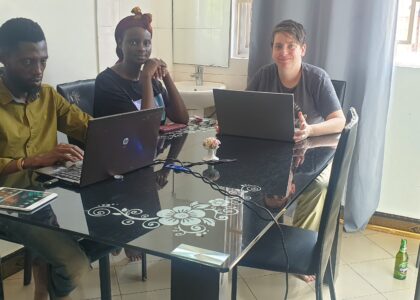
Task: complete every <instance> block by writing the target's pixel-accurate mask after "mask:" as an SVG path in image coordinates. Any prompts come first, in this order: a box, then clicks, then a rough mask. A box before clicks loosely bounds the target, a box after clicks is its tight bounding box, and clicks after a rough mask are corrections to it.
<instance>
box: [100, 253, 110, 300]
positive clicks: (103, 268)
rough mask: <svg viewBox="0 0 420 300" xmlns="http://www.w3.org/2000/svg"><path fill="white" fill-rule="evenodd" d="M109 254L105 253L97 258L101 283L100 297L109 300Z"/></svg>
mask: <svg viewBox="0 0 420 300" xmlns="http://www.w3.org/2000/svg"><path fill="white" fill-rule="evenodd" d="M109 270H110V263H109V256H108V255H105V256H103V257H101V258H100V259H99V279H100V285H101V299H102V300H111V297H112V296H111V275H110V272H109Z"/></svg>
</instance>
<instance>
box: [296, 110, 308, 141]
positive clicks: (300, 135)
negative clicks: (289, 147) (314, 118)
mask: <svg viewBox="0 0 420 300" xmlns="http://www.w3.org/2000/svg"><path fill="white" fill-rule="evenodd" d="M298 117H299V124H300V126H299V128H295V135H294V136H293V140H294V141H295V143H297V142H300V141H303V140H305V139H307V138H308V137H310V136H311V125H309V124H308V123H306V120H305V117H304V116H303V114H302V112H299V114H298Z"/></svg>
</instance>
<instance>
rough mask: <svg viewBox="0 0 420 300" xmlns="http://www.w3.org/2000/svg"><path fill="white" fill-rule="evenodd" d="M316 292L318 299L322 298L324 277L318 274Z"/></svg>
mask: <svg viewBox="0 0 420 300" xmlns="http://www.w3.org/2000/svg"><path fill="white" fill-rule="evenodd" d="M315 293H316V300H322V278H320V276H318V274H317V275H316V279H315Z"/></svg>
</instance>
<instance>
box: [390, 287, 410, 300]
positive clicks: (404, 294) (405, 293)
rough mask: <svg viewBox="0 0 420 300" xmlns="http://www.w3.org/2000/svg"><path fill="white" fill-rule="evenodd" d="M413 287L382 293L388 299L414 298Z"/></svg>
mask: <svg viewBox="0 0 420 300" xmlns="http://www.w3.org/2000/svg"><path fill="white" fill-rule="evenodd" d="M414 293H415V290H414V289H409V290H401V291H394V292H388V293H383V295H384V296H385V298H386V299H388V300H402V299H414Z"/></svg>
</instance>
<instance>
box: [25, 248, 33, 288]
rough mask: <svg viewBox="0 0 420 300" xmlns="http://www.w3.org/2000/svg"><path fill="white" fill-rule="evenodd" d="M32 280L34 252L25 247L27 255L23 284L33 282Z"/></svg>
mask: <svg viewBox="0 0 420 300" xmlns="http://www.w3.org/2000/svg"><path fill="white" fill-rule="evenodd" d="M31 280H32V253H31V251H30V250H29V249H28V248H25V256H24V260H23V285H25V286H26V285H29V284H31Z"/></svg>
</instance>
